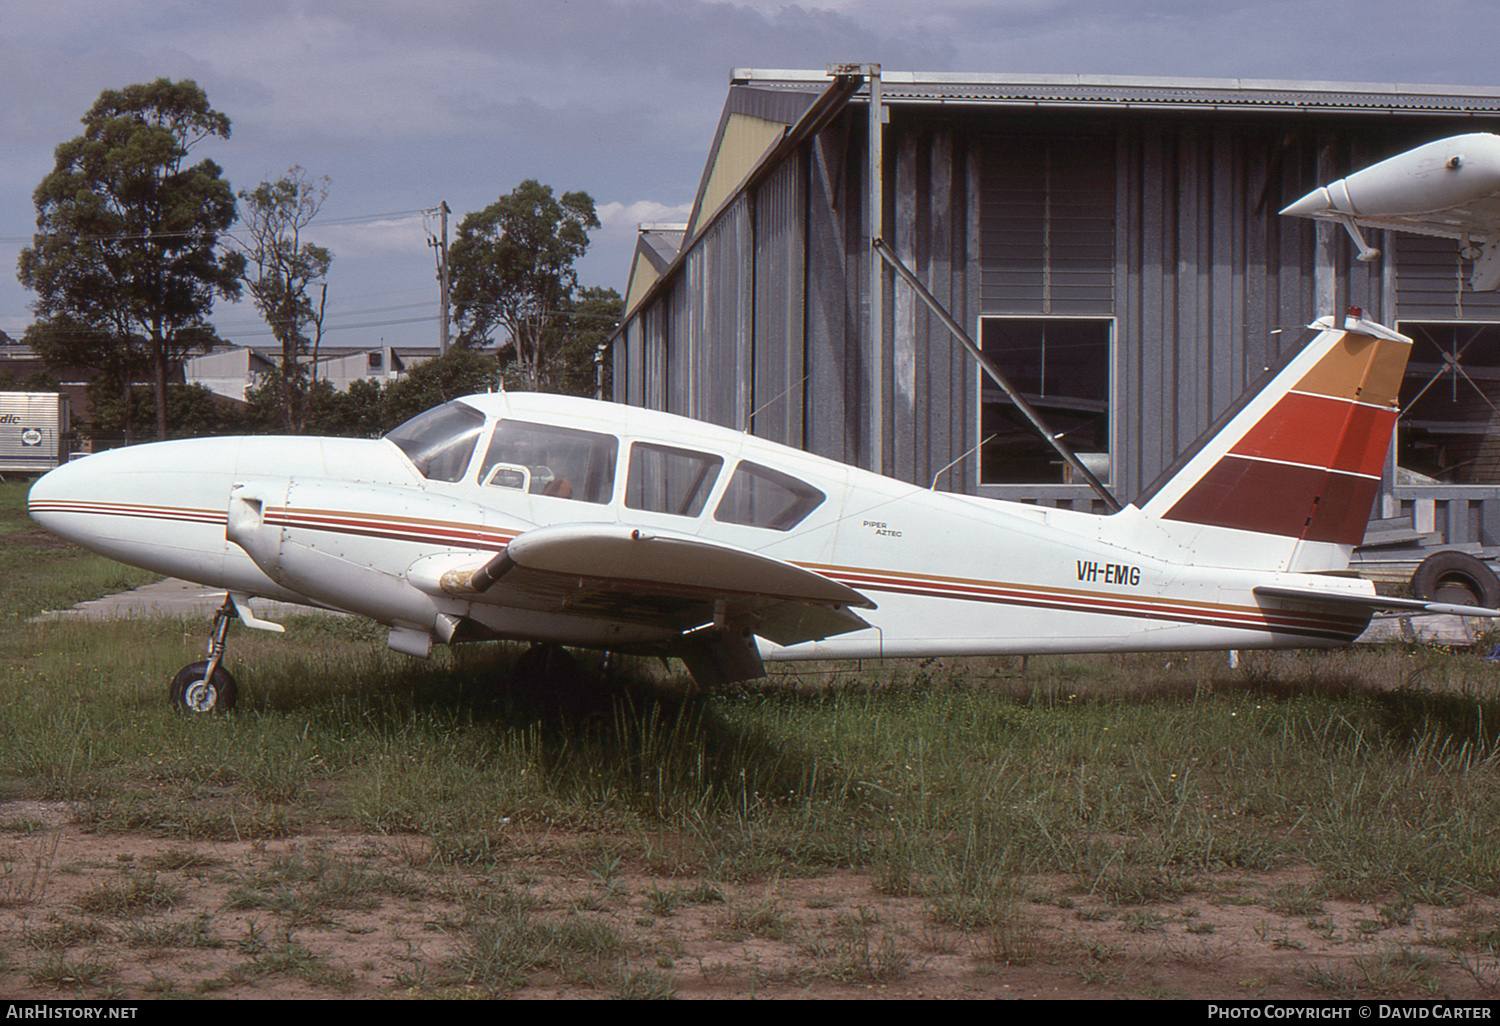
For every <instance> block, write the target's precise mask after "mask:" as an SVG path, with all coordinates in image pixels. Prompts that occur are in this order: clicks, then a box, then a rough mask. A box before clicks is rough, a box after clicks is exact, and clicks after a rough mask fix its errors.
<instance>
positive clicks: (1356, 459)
mask: <svg viewBox="0 0 1500 1026" xmlns="http://www.w3.org/2000/svg"><path fill="white" fill-rule="evenodd" d="M1395 421H1396V411H1395V410H1392V409H1389V408H1385V409H1382V408H1379V407H1374V406H1367V405H1363V404H1360V403H1353V402H1349V401H1348V400H1345V399H1335V398H1331V397H1329V396H1323V395H1310V394H1308V393H1305V392H1289V393H1287V394H1286V395H1284V396H1282V397H1281V398H1280V399H1279V400H1277V402H1276V405H1275V407H1273V408H1272V410H1271V412H1270V413H1269V414H1268V415H1266V416H1265V417H1263V418H1262V419H1261V420H1260V422H1259V423H1257V424H1255V425H1254V426H1253V427H1251V428H1250V430H1249V431H1247V432H1246V433H1245V437H1243V438H1241V439H1240V440H1239V442H1237V443H1236V444H1235V446H1234V448H1233V449H1231V450H1230V452H1232V453H1234V454H1235V455H1237V456H1251V457H1255V458H1257V459H1263V460H1279V461H1282V462H1286V463H1297V464H1300V465H1302V466H1309V467H1327V468H1329V469H1332V470H1337V471H1341V472H1344V473H1348V474H1365V475H1368V476H1370V477H1379V476H1380V473H1381V471H1382V470H1383V469H1384V467H1385V453H1386V448H1387V444H1388V442H1389V440H1390V437H1391V428H1392V426H1393V425H1394V424H1395Z"/></svg>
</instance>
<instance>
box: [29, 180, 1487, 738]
mask: <svg viewBox="0 0 1500 1026" xmlns="http://www.w3.org/2000/svg"><path fill="white" fill-rule="evenodd" d="M1398 159H1399V158H1398ZM1353 181H1354V179H1353V178H1352V177H1351V178H1350V182H1351V183H1352V182H1353ZM1305 202H1306V203H1309V204H1312V205H1315V204H1314V203H1313V201H1305ZM1413 209H1420V202H1414V203H1413ZM1298 213H1306V211H1298ZM1308 216H1315V215H1314V214H1309V215H1308ZM1312 328H1313V331H1314V334H1313V336H1312V338H1311V340H1310V341H1309V342H1308V343H1307V344H1306V345H1305V346H1304V347H1303V348H1302V349H1301V350H1300V351H1299V352H1297V353H1296V354H1295V355H1294V356H1293V357H1292V358H1290V359H1289V360H1288V361H1287V362H1286V363H1285V364H1284V365H1283V366H1282V367H1280V368H1279V369H1277V370H1275V371H1272V372H1270V373H1268V374H1267V375H1266V377H1265V379H1264V380H1263V381H1262V382H1261V383H1260V384H1259V385H1258V386H1257V387H1256V388H1254V389H1252V390H1251V392H1250V394H1249V395H1247V396H1246V397H1245V398H1244V399H1242V400H1241V401H1240V403H1239V404H1238V405H1237V406H1236V407H1235V408H1234V409H1233V410H1232V411H1231V413H1230V414H1229V415H1227V417H1226V418H1224V419H1223V420H1222V422H1221V425H1220V426H1218V427H1216V428H1215V429H1213V430H1212V431H1211V432H1210V433H1208V434H1206V435H1205V436H1204V437H1203V438H1202V439H1200V441H1199V442H1198V443H1197V444H1196V445H1195V446H1194V447H1193V448H1192V449H1191V450H1190V451H1189V452H1188V453H1187V454H1185V455H1184V456H1183V457H1182V458H1180V459H1179V460H1178V461H1177V463H1176V464H1175V465H1174V466H1173V468H1171V469H1170V470H1169V471H1168V472H1167V473H1166V474H1164V475H1163V476H1162V478H1161V479H1160V480H1159V481H1158V482H1157V483H1156V484H1154V485H1153V486H1152V487H1150V488H1148V489H1147V490H1146V492H1145V493H1144V494H1142V495H1140V496H1137V497H1136V498H1135V500H1134V501H1133V502H1132V503H1131V504H1129V505H1127V506H1125V507H1124V508H1123V509H1121V510H1120V511H1119V512H1117V513H1112V514H1108V515H1094V514H1088V513H1081V512H1075V511H1072V510H1062V509H1048V508H1042V507H1038V506H1031V505H1024V504H1019V503H1010V502H1002V501H997V500H990V499H983V498H976V497H973V496H967V495H959V494H950V493H944V492H937V491H933V490H929V489H925V488H922V487H919V486H917V485H913V484H909V483H905V482H901V481H897V480H893V479H891V478H887V477H882V476H879V475H876V474H873V473H870V472H867V471H864V470H860V469H857V468H855V467H851V466H847V465H845V464H841V463H838V462H835V461H833V460H829V459H824V458H821V457H818V456H813V455H810V454H808V453H804V452H801V451H798V450H796V449H792V448H788V447H785V446H781V445H777V444H775V443H772V442H768V441H764V440H762V439H759V438H756V437H754V436H751V435H748V434H744V433H741V432H737V431H732V430H729V429H725V428H722V427H716V426H713V425H708V424H703V423H700V422H696V421H692V420H688V419H685V418H682V417H677V416H673V415H670V414H666V413H660V412H655V411H651V410H644V409H639V408H635V407H626V406H621V405H616V404H613V403H606V402H599V401H594V400H586V399H575V398H569V397H561V396H551V395H540V394H514V393H512V394H504V393H500V394H493V395H479V396H471V397H468V398H465V399H459V400H455V401H453V402H450V403H447V404H446V405H443V406H439V407H437V408H435V409H432V410H429V411H427V412H426V413H423V414H421V415H420V416H418V417H416V418H414V419H413V420H411V421H408V422H407V423H406V424H403V425H402V426H400V427H398V428H397V429H396V430H394V431H392V432H391V433H390V434H389V435H387V436H386V437H385V438H382V439H358V440H356V439H339V438H264V437H236V438H208V439H195V440H187V441H176V442H161V443H155V444H151V445H140V446H134V447H130V448H125V449H116V450H112V451H109V452H104V453H99V454H96V455H93V456H89V457H86V458H83V459H79V460H76V461H74V462H72V463H70V464H67V465H64V466H62V467H59V468H58V469H57V470H54V471H52V472H51V473H49V474H47V475H46V476H45V477H43V478H42V479H41V480H39V481H38V482H37V484H36V485H35V486H34V487H33V489H32V491H31V495H30V500H29V509H30V512H31V515H32V516H33V517H34V518H35V519H36V520H37V521H38V522H40V523H41V524H42V525H43V526H45V527H46V528H47V529H48V530H50V531H52V532H53V533H55V534H57V535H59V536H61V537H63V538H66V539H69V540H71V541H75V542H77V543H79V544H81V545H84V546H86V547H88V548H90V549H93V550H94V551H96V552H99V553H102V554H104V555H106V556H110V557H112V558H114V559H118V560H120V561H122V562H125V563H130V564H133V565H135V566H140V567H144V568H147V569H150V570H153V571H156V572H158V573H162V574H168V575H171V576H175V577H181V578H185V579H187V580H190V581H196V582H199V583H201V584H204V585H208V586H210V587H214V588H222V589H223V590H224V591H225V592H226V593H227V598H226V603H225V608H224V610H222V611H221V614H220V617H219V619H218V622H217V623H216V624H215V628H214V635H213V642H212V644H211V645H210V651H209V658H208V659H207V660H203V661H200V662H197V663H194V664H192V665H190V666H188V667H185V668H184V669H183V671H182V673H180V674H178V677H177V679H176V680H175V681H174V682H173V685H172V697H173V700H174V701H175V702H176V703H177V704H178V705H179V706H181V707H184V708H187V709H191V710H196V711H211V710H215V709H223V708H227V707H229V706H230V705H232V704H233V702H234V697H235V687H234V682H233V680H232V679H231V678H230V677H229V675H228V674H227V673H226V672H225V671H224V670H223V668H222V667H221V666H220V662H221V660H222V656H223V651H224V639H225V635H226V631H227V628H228V625H229V623H230V621H231V620H232V619H233V618H234V617H235V616H237V617H238V618H239V619H240V620H242V621H243V622H245V623H246V624H247V625H249V626H251V627H258V628H262V629H272V630H279V629H280V628H279V626H278V625H276V624H270V623H267V622H266V621H264V620H262V619H260V618H259V617H258V616H256V614H255V613H254V611H253V609H252V607H251V600H252V599H253V598H257V597H258V598H265V599H275V600H281V601H290V602H298V603H303V604H307V605H312V606H321V607H326V608H330V609H337V610H343V611H345V612H349V613H354V614H358V615H362V616H366V617H370V618H372V619H374V620H377V621H379V622H380V623H382V624H385V625H386V626H387V627H388V628H389V634H388V643H389V645H390V646H391V647H392V648H393V649H396V650H398V651H401V652H405V653H410V654H412V655H417V656H425V655H427V654H428V653H429V652H430V650H431V647H432V645H433V644H435V643H443V644H455V643H459V642H463V641H469V640H479V639H494V638H500V639H516V640H525V641H531V642H535V643H538V644H540V645H545V646H551V645H569V646H577V647H583V648H591V649H598V650H604V651H616V652H627V653H648V654H658V655H662V656H670V657H676V658H680V659H681V660H683V662H684V663H685V664H686V665H687V667H688V669H689V670H690V672H691V673H692V674H693V676H694V678H695V679H696V680H697V681H699V682H700V683H702V684H705V685H714V684H720V683H724V682H729V681H735V680H742V679H747V678H752V677H756V676H760V675H761V674H762V673H763V672H764V662H765V661H767V660H797V659H842V658H881V657H922V656H933V655H999V654H1030V653H1047V652H1123V651H1148V650H1149V651H1154V650H1182V649H1213V648H1222V649H1251V648H1272V647H1289V646H1308V645H1336V644H1343V643H1346V642H1348V641H1350V640H1352V639H1353V638H1355V637H1356V636H1357V635H1359V634H1360V632H1361V631H1363V630H1364V628H1365V626H1366V625H1367V623H1368V622H1369V620H1370V618H1371V616H1372V614H1373V613H1374V612H1375V611H1377V610H1380V609H1391V608H1399V609H1405V610H1427V611H1434V612H1454V613H1463V614H1469V615H1500V611H1496V610H1491V609H1482V608H1477V607H1472V606H1458V605H1449V604H1441V603H1433V602H1424V601H1420V600H1411V599H1408V600H1399V599H1388V598H1382V597H1378V596H1377V595H1376V594H1375V592H1374V588H1373V586H1372V585H1371V584H1370V583H1369V582H1367V581H1364V580H1360V579H1358V578H1357V577H1353V576H1349V575H1348V574H1347V568H1348V563H1349V556H1350V553H1351V551H1352V549H1353V547H1354V546H1355V545H1356V544H1357V543H1358V542H1359V541H1360V540H1361V538H1362V536H1363V533H1364V529H1365V524H1366V522H1367V520H1368V518H1369V513H1370V508H1371V503H1372V502H1373V500H1374V499H1375V497H1376V495H1377V491H1378V488H1379V483H1380V478H1381V473H1382V471H1383V469H1384V467H1385V463H1386V454H1387V447H1388V445H1389V443H1390V439H1391V432H1392V427H1393V425H1394V423H1395V419H1396V412H1397V411H1396V406H1395V403H1396V396H1397V391H1398V389H1399V387H1400V383H1401V380H1402V375H1403V371H1404V368H1405V365H1406V360H1407V354H1408V352H1409V351H1410V348H1411V343H1410V340H1409V339H1407V338H1405V337H1404V336H1402V335H1399V334H1397V333H1395V332H1393V331H1391V330H1389V329H1387V328H1384V327H1382V326H1380V325H1378V324H1375V323H1372V322H1370V321H1367V320H1365V319H1363V317H1362V316H1361V315H1359V314H1358V312H1357V311H1351V313H1350V315H1349V316H1347V317H1344V318H1339V319H1337V320H1335V319H1334V318H1332V317H1324V318H1321V319H1319V320H1318V321H1317V322H1316V323H1315V324H1314V325H1313V326H1312Z"/></svg>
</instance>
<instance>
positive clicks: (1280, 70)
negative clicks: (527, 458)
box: [0, 0, 1500, 345]
mask: <svg viewBox="0 0 1500 1026" xmlns="http://www.w3.org/2000/svg"><path fill="white" fill-rule="evenodd" d="M1497 38H1500V4H1497V3H1495V2H1494V0H1423V2H1422V3H1416V2H1413V0H1255V2H1253V3H1241V2H1237V0H1234V2H1231V0H1217V2H1216V0H924V2H921V3H917V2H913V0H805V2H802V3H795V4H789V3H781V2H777V0H722V2H705V0H255V2H254V3H250V2H242V0H222V2H215V0H112V2H91V0H46V2H44V3H38V2H36V0H0V68H3V69H4V70H3V77H0V101H3V102H0V262H3V264H4V271H3V273H0V330H3V331H5V332H7V333H9V334H10V335H12V336H19V335H20V334H21V333H22V332H23V331H24V330H25V327H26V325H27V324H29V323H30V321H31V314H30V311H29V306H30V303H31V301H32V298H33V297H32V296H31V294H30V293H28V292H27V291H25V290H24V289H22V288H21V287H20V285H19V284H18V283H17V282H16V280H15V266H16V258H17V256H18V254H19V252H20V249H21V247H22V246H23V245H26V244H27V243H29V241H30V235H31V232H32V231H33V229H34V227H35V216H36V213H35V209H34V207H33V205H32V201H31V195H32V191H33V190H34V189H35V188H36V186H37V184H38V183H39V182H40V181H41V179H42V178H43V177H44V176H45V175H46V174H47V173H48V172H49V171H50V170H51V169H52V163H53V161H52V152H53V149H54V148H55V147H56V146H57V145H58V144H59V143H61V142H63V141H65V140H68V139H71V138H73V137H75V136H77V135H78V134H80V133H81V131H82V126H81V124H80V122H79V119H80V118H81V117H82V116H83V114H84V112H85V111H87V110H88V108H89V107H90V106H91V105H92V103H93V102H94V100H95V99H96V98H97V97H98V95H99V93H100V92H101V91H103V90H105V89H117V88H122V87H124V86H126V85H130V84H132V83H137V82H147V81H151V80H153V79H156V78H159V77H168V78H173V79H181V78H191V79H194V80H196V81H197V82H198V84H199V85H200V86H202V87H203V88H204V90H205V91H206V92H207V94H208V98H209V102H210V103H211V104H212V105H213V106H214V107H215V108H216V109H218V110H220V111H222V112H223V113H225V114H227V115H228V116H229V118H230V119H231V121H232V123H233V135H232V137H231V138H230V139H229V140H227V141H218V140H214V141H212V142H211V143H205V144H202V145H201V146H200V147H199V148H198V149H195V151H194V154H195V156H197V155H199V154H201V155H203V156H209V157H212V158H213V159H214V160H215V161H217V162H218V163H219V164H220V165H222V166H223V168H224V169H225V173H226V176H227V177H228V178H229V180H230V182H231V184H232V185H233V187H234V188H235V190H236V191H239V190H241V189H251V188H253V187H254V186H255V185H256V184H257V183H258V182H260V181H262V180H267V179H274V178H276V177H278V176H279V175H280V174H281V173H283V172H284V171H285V170H286V169H287V168H288V167H290V166H291V165H294V164H297V165H301V166H302V167H304V168H306V169H307V170H308V172H309V173H311V174H313V175H326V176H328V177H329V179H331V187H330V192H329V196H328V200H327V203H326V204H325V206H324V208H323V214H322V224H321V225H320V226H319V227H318V228H317V229H316V230H315V231H313V232H312V233H311V237H312V239H313V241H316V242H319V243H321V244H323V245H326V246H328V247H329V248H330V249H332V250H333V253H334V263H333V269H332V272H331V274H330V279H329V293H328V296H329V310H330V327H331V328H336V329H339V330H337V331H336V332H335V333H333V334H331V335H329V336H328V341H329V342H330V343H332V344H338V345H367V344H368V345H374V344H379V343H380V342H381V341H385V342H387V343H391V344H398V345H400V344H413V343H417V344H431V343H433V342H435V340H436V337H437V327H436V323H437V288H436V284H435V282H434V278H433V272H434V261H433V253H432V250H431V249H429V248H428V246H427V241H426V240H427V232H428V231H436V228H437V224H436V221H435V220H433V219H430V218H424V217H423V215H422V214H421V213H420V211H422V210H424V209H428V208H432V207H435V206H437V204H438V203H439V202H440V201H444V200H446V201H447V203H448V205H449V207H450V208H451V209H452V210H453V212H454V223H455V225H456V222H457V219H459V218H461V217H462V216H463V215H464V214H465V213H467V212H470V211H474V210H479V209H481V208H483V207H484V206H486V205H488V204H489V203H491V202H493V201H494V200H495V199H496V198H497V197H498V196H500V195H503V194H505V193H508V192H510V191H511V189H513V188H514V187H515V186H516V185H517V184H518V183H520V182H521V181H523V180H524V179H527V178H535V179H538V180H539V181H542V182H544V183H546V184H548V185H551V186H552V187H553V188H554V189H555V190H556V191H557V192H559V193H561V192H566V191H571V190H579V189H581V190H583V191H586V192H587V193H589V195H591V196H592V197H593V198H594V202H595V204H596V205H597V208H598V211H599V215H600V219H601V220H602V221H603V227H602V228H601V229H600V230H599V231H597V232H595V233H594V236H593V239H594V241H593V245H592V248H591V250H590V253H589V255H588V256H587V257H586V258H585V260H584V262H583V263H582V265H581V267H580V270H581V279H582V281H583V283H584V284H585V285H605V286H612V287H614V288H616V289H618V290H620V291H621V292H622V293H623V291H624V288H625V280H626V276H627V274H628V271H629V260H630V254H631V252H632V250H633V247H634V238H635V230H636V225H637V224H638V223H639V222H641V221H677V220H683V219H685V217H686V214H687V211H688V208H689V207H690V205H691V203H692V200H693V193H694V190H695V189H696V188H697V185H698V181H699V177H700V175H701V173H702V171H703V163H704V160H705V158H706V157H707V150H708V146H709V144H710V142H711V141H712V135H713V131H714V128H715V126H716V124H717V122H718V117H719V112H720V110H721V108H722V106H723V103H724V97H725V94H726V92H727V89H728V83H729V72H730V69H731V68H736V67H753V68H807V69H819V70H821V69H822V68H824V67H825V66H826V65H827V64H829V63H833V62H841V61H852V62H864V61H878V62H880V63H881V64H882V65H883V66H884V67H885V68H886V69H888V70H894V71H951V72H1010V73H1037V74H1073V73H1078V74H1113V75H1174V76H1202V77H1233V78H1274V79H1291V80H1301V81H1350V82H1380V83H1395V82H1401V83H1427V84H1453V85H1478V86H1500V68H1497V67H1496V64H1495V56H1494V48H1495V40H1496V39H1497ZM379 215H388V216H379ZM213 319H214V322H215V324H216V325H217V326H218V327H219V330H220V333H221V334H222V335H224V336H226V337H228V338H231V339H234V340H237V341H242V342H259V343H266V342H268V341H269V332H268V331H267V330H266V329H265V327H264V325H263V324H261V323H260V322H259V319H258V318H257V317H256V315H255V312H254V310H253V308H252V307H251V306H250V305H249V303H248V302H246V303H240V304H237V305H231V304H220V306H219V308H218V309H217V310H216V312H215V315H214V318H213Z"/></svg>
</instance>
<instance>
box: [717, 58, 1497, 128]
mask: <svg viewBox="0 0 1500 1026" xmlns="http://www.w3.org/2000/svg"><path fill="white" fill-rule="evenodd" d="M831 78H832V76H831V75H830V74H829V73H828V72H826V71H779V70H768V69H756V68H736V69H735V70H734V71H733V72H731V74H730V81H731V83H732V84H734V85H753V86H756V87H759V88H767V89H787V90H795V91H805V90H808V89H819V88H822V87H824V86H826V85H827V84H828V83H829V82H830V81H831ZM880 86H881V98H882V99H883V100H884V102H886V103H898V104H935V105H970V104H972V105H1003V106H1034V107H1044V106H1063V107H1112V108H1120V107H1128V108H1135V109H1181V108H1200V109H1213V110H1231V109H1239V110H1265V111H1303V112H1308V113H1312V112H1364V113H1371V114H1393V113H1408V114H1446V115H1453V114H1465V113H1471V114H1476V115H1486V116H1492V115H1495V114H1497V113H1500V89H1497V88H1494V87H1484V86H1456V85H1413V84H1408V83H1401V82H1294V81H1275V80H1265V79H1242V78H1160V77H1137V76H1126V75H1009V74H1006V75H979V74H953V73H924V72H909V71H885V70H882V71H881V73H880ZM864 91H865V90H861V92H864Z"/></svg>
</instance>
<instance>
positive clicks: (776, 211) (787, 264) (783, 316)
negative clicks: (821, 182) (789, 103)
mask: <svg viewBox="0 0 1500 1026" xmlns="http://www.w3.org/2000/svg"><path fill="white" fill-rule="evenodd" d="M804 163H805V162H804V160H803V159H802V157H800V156H795V157H793V158H792V159H791V160H788V161H787V162H786V163H785V164H783V165H781V167H779V168H778V169H777V170H776V171H775V173H773V174H772V175H771V177H770V178H769V179H768V180H767V181H766V182H765V184H764V185H762V186H761V187H760V189H758V190H757V191H756V194H755V238H754V247H755V258H754V264H755V296H754V303H755V332H754V347H753V356H752V370H751V373H752V379H753V383H754V392H753V395H752V397H751V402H752V403H753V404H754V406H753V419H752V420H751V430H753V431H754V432H755V433H756V434H757V435H760V436H761V437H762V438H769V439H771V440H772V441H774V442H781V443H782V444H784V445H794V446H797V447H798V448H801V447H802V446H803V445H804V444H805V441H806V439H805V437H804V433H803V426H804V410H805V403H806V385H805V378H806V373H807V372H806V338H807V335H806V330H805V328H806V304H805V302H804V297H805V296H806V295H807V209H806V207H807V196H806V189H805V186H804V180H805V171H804Z"/></svg>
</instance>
